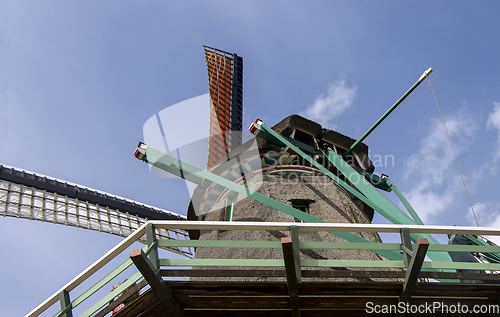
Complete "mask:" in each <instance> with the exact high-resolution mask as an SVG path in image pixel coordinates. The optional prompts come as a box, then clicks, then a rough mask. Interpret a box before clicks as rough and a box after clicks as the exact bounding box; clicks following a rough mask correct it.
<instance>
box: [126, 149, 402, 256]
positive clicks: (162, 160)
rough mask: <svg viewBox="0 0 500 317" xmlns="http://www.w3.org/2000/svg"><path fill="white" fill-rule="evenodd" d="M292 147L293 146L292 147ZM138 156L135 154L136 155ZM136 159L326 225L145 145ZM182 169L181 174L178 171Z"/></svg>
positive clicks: (347, 235)
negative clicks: (206, 181) (207, 181)
mask: <svg viewBox="0 0 500 317" xmlns="http://www.w3.org/2000/svg"><path fill="white" fill-rule="evenodd" d="M292 146H293V145H292ZM138 152H139V153H140V154H137V153H138ZM135 155H136V157H137V158H138V159H140V160H142V161H144V162H146V163H148V164H150V165H153V166H155V167H157V168H159V169H162V170H164V171H167V172H172V171H173V170H175V169H176V170H177V172H175V173H174V174H175V175H183V176H184V179H186V180H188V181H191V182H194V183H196V184H198V185H200V184H202V182H203V180H204V179H207V180H209V181H212V182H215V183H217V184H219V185H221V186H224V187H226V188H229V189H230V190H232V191H234V192H237V193H239V194H242V195H244V196H246V197H249V198H252V199H255V200H256V201H259V202H261V203H263V204H265V205H267V206H270V207H272V208H275V209H277V210H279V211H282V212H284V213H286V214H288V215H290V216H292V217H295V218H297V219H300V220H302V221H304V222H312V223H326V222H325V221H324V220H321V219H319V218H316V217H314V216H311V215H309V214H307V213H304V212H302V211H300V210H298V209H295V208H293V207H291V206H289V205H286V204H284V203H282V202H279V201H277V200H274V199H272V198H270V197H268V196H265V195H262V194H261V193H258V192H256V191H254V190H251V189H249V188H246V187H244V186H241V185H238V184H235V183H234V182H232V181H230V180H228V179H225V178H223V177H220V176H218V175H215V174H213V173H210V172H208V171H204V170H202V169H199V168H197V167H195V166H193V165H190V164H188V163H186V162H181V163H179V162H180V160H178V159H176V158H173V157H171V156H169V155H167V154H164V153H162V152H160V151H157V150H155V149H153V148H151V147H149V146H147V145H145V144H139V147H138V148H137V150H136V154H135ZM181 169H182V171H183V172H182V173H180V172H179V170H181ZM331 233H332V234H334V235H336V236H338V237H340V238H342V239H345V240H347V241H350V242H371V241H370V240H367V239H364V238H362V237H360V236H358V235H356V234H353V233H351V232H331ZM376 252H377V253H378V254H380V255H382V256H384V257H386V258H388V259H392V260H398V259H400V258H401V254H399V253H398V252H393V251H376Z"/></svg>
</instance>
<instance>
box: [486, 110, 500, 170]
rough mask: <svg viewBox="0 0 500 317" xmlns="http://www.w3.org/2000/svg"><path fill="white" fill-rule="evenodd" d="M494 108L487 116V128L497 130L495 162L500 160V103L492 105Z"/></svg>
mask: <svg viewBox="0 0 500 317" xmlns="http://www.w3.org/2000/svg"><path fill="white" fill-rule="evenodd" d="M494 106H495V108H494V109H493V111H492V112H491V113H490V114H489V115H488V123H487V127H488V128H495V129H497V130H498V143H497V145H496V148H497V149H496V154H495V161H497V160H498V159H499V158H500V102H495V103H494Z"/></svg>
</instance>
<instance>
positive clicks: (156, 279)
mask: <svg viewBox="0 0 500 317" xmlns="http://www.w3.org/2000/svg"><path fill="white" fill-rule="evenodd" d="M130 259H131V260H132V262H134V264H135V266H136V267H137V269H138V270H139V272H141V274H142V276H144V279H145V280H146V281H147V282H148V284H149V286H151V288H152V289H153V291H154V292H155V293H156V295H157V296H158V298H159V299H160V300H161V301H163V302H164V303H165V304H166V305H165V306H166V307H167V310H168V313H169V314H171V316H179V317H180V316H184V309H183V308H182V306H181V305H180V304H179V302H178V301H177V299H176V298H175V297H174V295H173V294H172V293H171V292H170V289H169V288H168V286H167V285H166V284H165V282H164V281H163V279H162V278H161V276H160V274H159V271H156V270H155V267H154V264H153V263H151V261H150V260H149V259H148V257H147V256H146V254H144V251H142V249H137V250H135V251H132V252H130ZM169 316H170V315H169Z"/></svg>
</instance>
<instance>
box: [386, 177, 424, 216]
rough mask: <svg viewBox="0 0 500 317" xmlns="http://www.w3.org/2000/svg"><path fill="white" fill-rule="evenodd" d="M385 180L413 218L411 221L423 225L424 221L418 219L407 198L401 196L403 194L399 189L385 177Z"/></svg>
mask: <svg viewBox="0 0 500 317" xmlns="http://www.w3.org/2000/svg"><path fill="white" fill-rule="evenodd" d="M386 182H387V184H388V185H389V187H390V188H391V189H392V191H393V192H394V193H395V194H396V196H398V198H399V200H400V201H401V202H402V203H403V205H404V206H405V208H406V210H408V213H409V214H410V216H411V217H412V218H413V221H415V223H416V224H418V225H423V224H424V222H423V221H422V219H420V217H419V216H418V214H417V212H416V211H415V209H413V207H412V206H411V205H410V203H409V202H408V200H406V198H405V196H403V194H402V193H401V192H400V191H399V189H398V188H397V187H396V185H395V184H394V183H393V182H391V181H390V180H389V179H386Z"/></svg>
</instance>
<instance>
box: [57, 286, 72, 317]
mask: <svg viewBox="0 0 500 317" xmlns="http://www.w3.org/2000/svg"><path fill="white" fill-rule="evenodd" d="M59 303H60V304H61V313H59V317H73V311H72V309H73V305H71V300H70V299H69V292H66V291H61V292H60V293H59Z"/></svg>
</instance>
